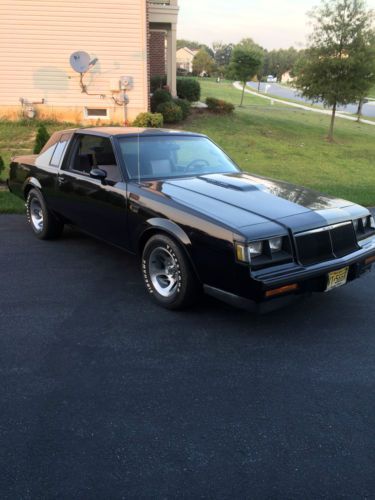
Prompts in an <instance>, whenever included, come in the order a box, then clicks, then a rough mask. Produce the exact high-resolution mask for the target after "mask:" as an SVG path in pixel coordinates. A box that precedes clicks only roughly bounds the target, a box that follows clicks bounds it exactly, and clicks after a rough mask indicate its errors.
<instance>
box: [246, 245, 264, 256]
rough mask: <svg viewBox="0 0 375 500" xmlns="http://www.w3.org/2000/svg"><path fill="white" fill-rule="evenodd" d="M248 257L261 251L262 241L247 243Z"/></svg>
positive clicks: (259, 253)
mask: <svg viewBox="0 0 375 500" xmlns="http://www.w3.org/2000/svg"><path fill="white" fill-rule="evenodd" d="M248 248H249V252H250V257H258V256H259V255H262V252H263V241H255V242H254V243H249V245H248Z"/></svg>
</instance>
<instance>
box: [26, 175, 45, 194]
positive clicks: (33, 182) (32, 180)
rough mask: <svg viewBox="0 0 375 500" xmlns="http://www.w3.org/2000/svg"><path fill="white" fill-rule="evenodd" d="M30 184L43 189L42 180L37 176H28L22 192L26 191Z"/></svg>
mask: <svg viewBox="0 0 375 500" xmlns="http://www.w3.org/2000/svg"><path fill="white" fill-rule="evenodd" d="M29 186H31V187H35V188H37V189H40V190H41V189H42V186H41V184H40V182H39V181H38V179H36V178H35V177H28V178H27V179H26V180H25V182H24V183H23V186H22V192H23V193H26V191H27V189H28V187H29Z"/></svg>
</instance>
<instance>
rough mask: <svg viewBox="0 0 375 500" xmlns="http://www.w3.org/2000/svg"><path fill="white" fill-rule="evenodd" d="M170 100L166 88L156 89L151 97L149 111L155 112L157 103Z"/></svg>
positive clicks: (170, 97)
mask: <svg viewBox="0 0 375 500" xmlns="http://www.w3.org/2000/svg"><path fill="white" fill-rule="evenodd" d="M171 100H172V96H171V94H170V93H169V92H168V90H164V89H158V90H155V92H154V93H153V95H152V97H151V111H152V112H153V113H155V111H156V110H157V107H158V106H159V104H162V103H163V102H168V101H171Z"/></svg>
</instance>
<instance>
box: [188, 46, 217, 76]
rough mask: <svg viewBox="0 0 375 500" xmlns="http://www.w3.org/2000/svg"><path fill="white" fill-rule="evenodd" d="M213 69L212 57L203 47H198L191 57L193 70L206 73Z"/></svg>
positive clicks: (198, 73)
mask: <svg viewBox="0 0 375 500" xmlns="http://www.w3.org/2000/svg"><path fill="white" fill-rule="evenodd" d="M214 69H215V61H214V59H213V58H212V57H211V56H210V55H209V54H208V53H207V52H206V50H205V49H200V50H199V52H197V53H196V54H195V56H194V59H193V72H194V73H195V74H197V75H200V74H201V73H202V72H206V73H208V74H210V73H212V72H213V71H214Z"/></svg>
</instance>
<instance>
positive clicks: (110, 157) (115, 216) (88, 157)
mask: <svg viewBox="0 0 375 500" xmlns="http://www.w3.org/2000/svg"><path fill="white" fill-rule="evenodd" d="M95 167H96V168H100V169H102V170H105V171H106V173H107V178H106V180H105V182H104V183H102V182H101V181H100V180H98V179H93V178H91V177H90V171H91V170H92V168H95ZM55 205H57V210H56V211H57V212H59V213H60V214H61V215H63V217H64V218H65V219H67V221H68V222H70V223H72V224H74V225H76V226H78V227H79V228H81V229H83V230H84V231H86V232H88V233H90V234H92V235H93V236H96V237H98V238H101V239H104V240H106V241H108V242H110V243H113V244H115V245H119V246H121V247H127V243H128V238H127V228H126V218H127V211H126V205H127V201H126V183H125V182H124V178H123V173H122V170H121V167H120V165H119V164H118V162H117V161H116V156H115V153H114V149H113V145H112V142H111V140H110V138H109V137H105V136H100V135H95V134H90V133H76V134H75V136H74V137H73V139H72V143H71V146H70V150H69V151H68V153H67V156H66V158H65V160H64V161H63V164H62V166H61V168H60V170H59V172H58V176H57V188H56V198H55Z"/></svg>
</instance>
